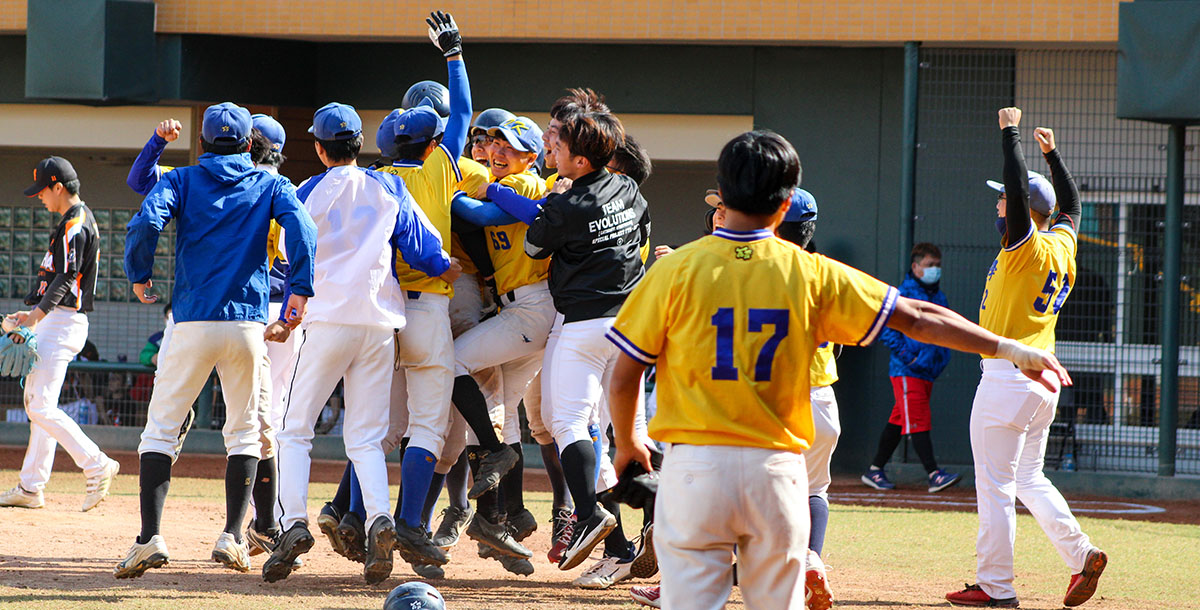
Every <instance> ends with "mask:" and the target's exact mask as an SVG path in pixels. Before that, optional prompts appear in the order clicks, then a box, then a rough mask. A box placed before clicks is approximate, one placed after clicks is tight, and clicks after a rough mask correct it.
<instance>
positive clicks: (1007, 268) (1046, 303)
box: [979, 223, 1078, 358]
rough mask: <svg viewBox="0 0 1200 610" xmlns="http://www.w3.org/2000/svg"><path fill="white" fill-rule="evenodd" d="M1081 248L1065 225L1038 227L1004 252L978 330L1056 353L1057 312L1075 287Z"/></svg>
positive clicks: (990, 272)
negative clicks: (981, 329) (1077, 262)
mask: <svg viewBox="0 0 1200 610" xmlns="http://www.w3.org/2000/svg"><path fill="white" fill-rule="evenodd" d="M1077 245H1078V244H1077V241H1076V236H1075V231H1074V229H1072V228H1071V226H1070V224H1067V223H1063V224H1057V225H1055V226H1054V227H1052V228H1051V229H1050V230H1049V231H1044V232H1043V231H1038V230H1037V229H1036V227H1033V228H1031V229H1030V232H1029V235H1026V236H1025V238H1024V239H1022V240H1020V241H1018V242H1016V243H1014V244H1012V245H1010V246H1008V247H1006V248H1004V249H1003V250H1001V251H1000V254H998V255H996V260H994V261H992V266H991V268H990V269H988V273H987V283H986V284H984V288H983V299H981V300H980V302H979V325H980V326H982V327H984V328H986V329H988V330H990V331H992V332H994V333H996V334H997V335H1000V336H1001V337H1008V338H1010V339H1015V340H1017V341H1020V342H1021V343H1024V344H1025V345H1029V346H1031V347H1036V348H1040V349H1044V350H1046V351H1048V352H1051V353H1053V352H1054V325H1055V324H1056V323H1057V322H1058V311H1059V310H1060V309H1062V306H1063V303H1064V302H1066V300H1067V295H1068V294H1070V292H1071V287H1072V286H1074V285H1075V277H1076V276H1075V250H1076V247H1077ZM989 357H990V356H984V358H989Z"/></svg>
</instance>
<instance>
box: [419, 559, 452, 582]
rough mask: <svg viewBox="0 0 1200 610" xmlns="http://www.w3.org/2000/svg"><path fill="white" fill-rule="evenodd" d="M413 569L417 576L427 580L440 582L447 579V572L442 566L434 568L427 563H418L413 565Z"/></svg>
mask: <svg viewBox="0 0 1200 610" xmlns="http://www.w3.org/2000/svg"><path fill="white" fill-rule="evenodd" d="M412 569H413V572H416V573H417V576H420V577H421V578H424V579H425V580H438V579H442V578H445V577H446V571H445V570H443V569H442V567H441V566H433V565H429V564H427V563H416V564H413V566H412Z"/></svg>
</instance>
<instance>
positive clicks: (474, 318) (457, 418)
mask: <svg viewBox="0 0 1200 610" xmlns="http://www.w3.org/2000/svg"><path fill="white" fill-rule="evenodd" d="M491 303H492V299H491V294H490V292H488V291H486V290H484V288H483V283H482V282H481V281H480V280H479V276H477V275H466V274H463V275H460V276H458V279H456V280H454V298H452V299H450V333H451V334H452V335H453V336H454V338H455V339H457V338H458V337H459V335H462V334H463V333H465V332H467V331H468V330H470V329H472V328H474V327H475V325H476V324H479V319H480V318H481V317H482V314H483V311H484V309H486V308H488V307H490V306H491ZM475 382H476V383H478V384H479V390H480V391H481V392H483V395H484V397H486V398H487V400H488V404H492V403H493V402H500V401H501V400H503V397H502V391H501V387H500V371H499V370H497V369H495V368H492V369H487V370H484V371H480V372H479V374H478V375H475ZM393 392H394V390H393ZM394 397H395V394H394V393H393V398H394ZM402 403H403V398H401V399H400V401H399V402H397V401H395V400H393V402H392V404H393V405H395V404H402ZM404 417H405V420H404V421H405V426H404V427H405V428H407V421H408V420H407V417H408V415H407V413H405V414H404ZM468 437H469V438H468ZM468 441H470V442H468ZM468 444H478V439H476V438H475V434H474V433H472V432H471V429H470V428H469V427H468V426H467V420H465V419H463V416H462V414H461V413H459V412H458V409H454V408H451V409H450V426H449V428H448V429H447V431H446V442H445V444H444V445H443V446H442V456H441V457H440V458H439V459H438V463H437V466H436V467H434V469H433V471H434V472H435V473H437V474H446V473H447V472H450V469H451V468H453V467H454V464H455V462H457V461H458V457H459V456H460V455H462V452H463V449H466V447H467V445H468Z"/></svg>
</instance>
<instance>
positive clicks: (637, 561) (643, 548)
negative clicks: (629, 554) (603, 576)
mask: <svg viewBox="0 0 1200 610" xmlns="http://www.w3.org/2000/svg"><path fill="white" fill-rule="evenodd" d="M629 574H630V576H633V577H634V578H650V577H651V576H654V575H655V574H658V557H657V556H655V554H654V524H653V523H648V524H646V529H644V530H642V540H641V543H640V544H638V547H637V553H636V554H635V555H634V556H633V565H631V566H629Z"/></svg>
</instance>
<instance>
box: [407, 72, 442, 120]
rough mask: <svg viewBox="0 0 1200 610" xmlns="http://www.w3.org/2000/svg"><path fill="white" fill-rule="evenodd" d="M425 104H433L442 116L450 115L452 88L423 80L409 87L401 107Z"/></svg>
mask: <svg viewBox="0 0 1200 610" xmlns="http://www.w3.org/2000/svg"><path fill="white" fill-rule="evenodd" d="M421 104H425V105H426V106H432V107H433V109H434V110H436V111H437V113H438V115H439V116H441V117H442V118H448V117H449V116H450V90H449V89H446V87H445V86H444V85H442V84H441V83H439V82H435V81H431V80H423V81H421V82H419V83H417V84H415V85H413V86H411V87H409V88H408V91H407V92H405V94H404V99H403V100H402V101H401V102H400V107H401V108H403V109H405V110H408V109H410V108H416V107H417V106H419V105H421Z"/></svg>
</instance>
